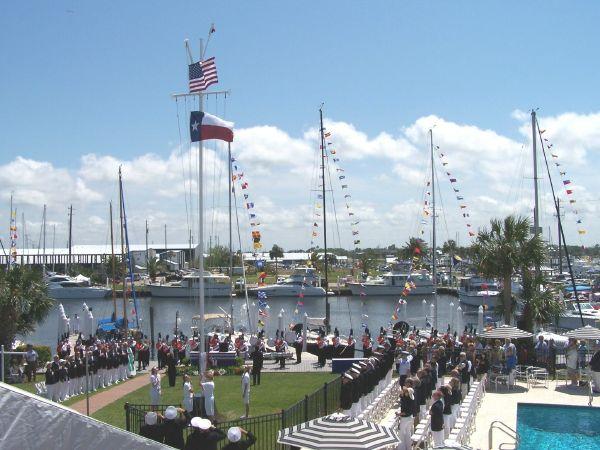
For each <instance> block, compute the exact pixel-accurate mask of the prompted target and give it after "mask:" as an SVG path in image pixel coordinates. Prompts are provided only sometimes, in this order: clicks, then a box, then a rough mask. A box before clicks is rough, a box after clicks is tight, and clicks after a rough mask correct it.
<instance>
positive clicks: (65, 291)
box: [46, 274, 111, 300]
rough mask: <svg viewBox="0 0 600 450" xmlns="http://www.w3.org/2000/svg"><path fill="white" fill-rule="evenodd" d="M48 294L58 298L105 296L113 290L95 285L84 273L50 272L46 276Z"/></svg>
mask: <svg viewBox="0 0 600 450" xmlns="http://www.w3.org/2000/svg"><path fill="white" fill-rule="evenodd" d="M46 283H47V285H48V296H49V297H51V298H54V299H57V300H68V299H77V300H80V299H84V300H85V299H90V298H103V297H106V296H107V295H108V293H109V292H111V290H110V289H108V288H106V287H103V286H93V285H92V283H91V280H90V279H89V278H87V277H84V276H83V275H77V276H76V277H70V276H68V275H58V274H53V275H51V274H49V275H48V277H47V278H46Z"/></svg>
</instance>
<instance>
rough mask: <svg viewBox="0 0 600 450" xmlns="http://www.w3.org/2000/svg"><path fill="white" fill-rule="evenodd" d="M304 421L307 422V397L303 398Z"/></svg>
mask: <svg viewBox="0 0 600 450" xmlns="http://www.w3.org/2000/svg"><path fill="white" fill-rule="evenodd" d="M304 421H305V422H308V395H305V396H304Z"/></svg>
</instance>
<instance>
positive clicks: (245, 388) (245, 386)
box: [241, 366, 250, 419]
mask: <svg viewBox="0 0 600 450" xmlns="http://www.w3.org/2000/svg"><path fill="white" fill-rule="evenodd" d="M242 400H243V401H244V407H245V409H246V415H245V416H242V417H241V418H242V419H247V418H248V417H249V416H250V366H246V367H244V373H243V374H242Z"/></svg>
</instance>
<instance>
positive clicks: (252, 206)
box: [246, 202, 254, 209]
mask: <svg viewBox="0 0 600 450" xmlns="http://www.w3.org/2000/svg"><path fill="white" fill-rule="evenodd" d="M250 208H254V203H252V202H250V203H246V209H250Z"/></svg>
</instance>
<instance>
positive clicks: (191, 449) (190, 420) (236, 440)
mask: <svg viewBox="0 0 600 450" xmlns="http://www.w3.org/2000/svg"><path fill="white" fill-rule="evenodd" d="M188 427H190V428H191V432H190V433H189V434H188V435H187V438H185V433H184V430H185V429H186V428H188ZM140 434H141V435H142V436H144V437H146V438H148V439H152V440H154V441H157V442H160V443H164V444H166V445H169V446H171V447H173V448H177V449H182V450H216V449H217V446H218V443H219V441H222V440H224V439H227V440H228V442H227V444H226V445H225V446H224V447H222V449H223V450H244V449H247V448H250V447H251V446H252V445H254V443H255V442H256V438H255V437H254V435H253V434H252V433H251V432H249V431H246V430H244V429H243V428H241V427H231V428H229V429H228V430H227V433H225V432H224V431H223V430H220V429H219V428H217V427H215V426H214V425H213V423H212V421H211V420H210V419H207V418H202V417H199V416H192V415H191V414H190V412H189V411H187V410H186V409H184V408H176V407H175V406H169V407H168V408H166V409H165V412H164V414H161V413H158V412H156V411H149V412H147V413H146V415H145V417H144V424H143V425H142V426H141V427H140Z"/></svg>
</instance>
